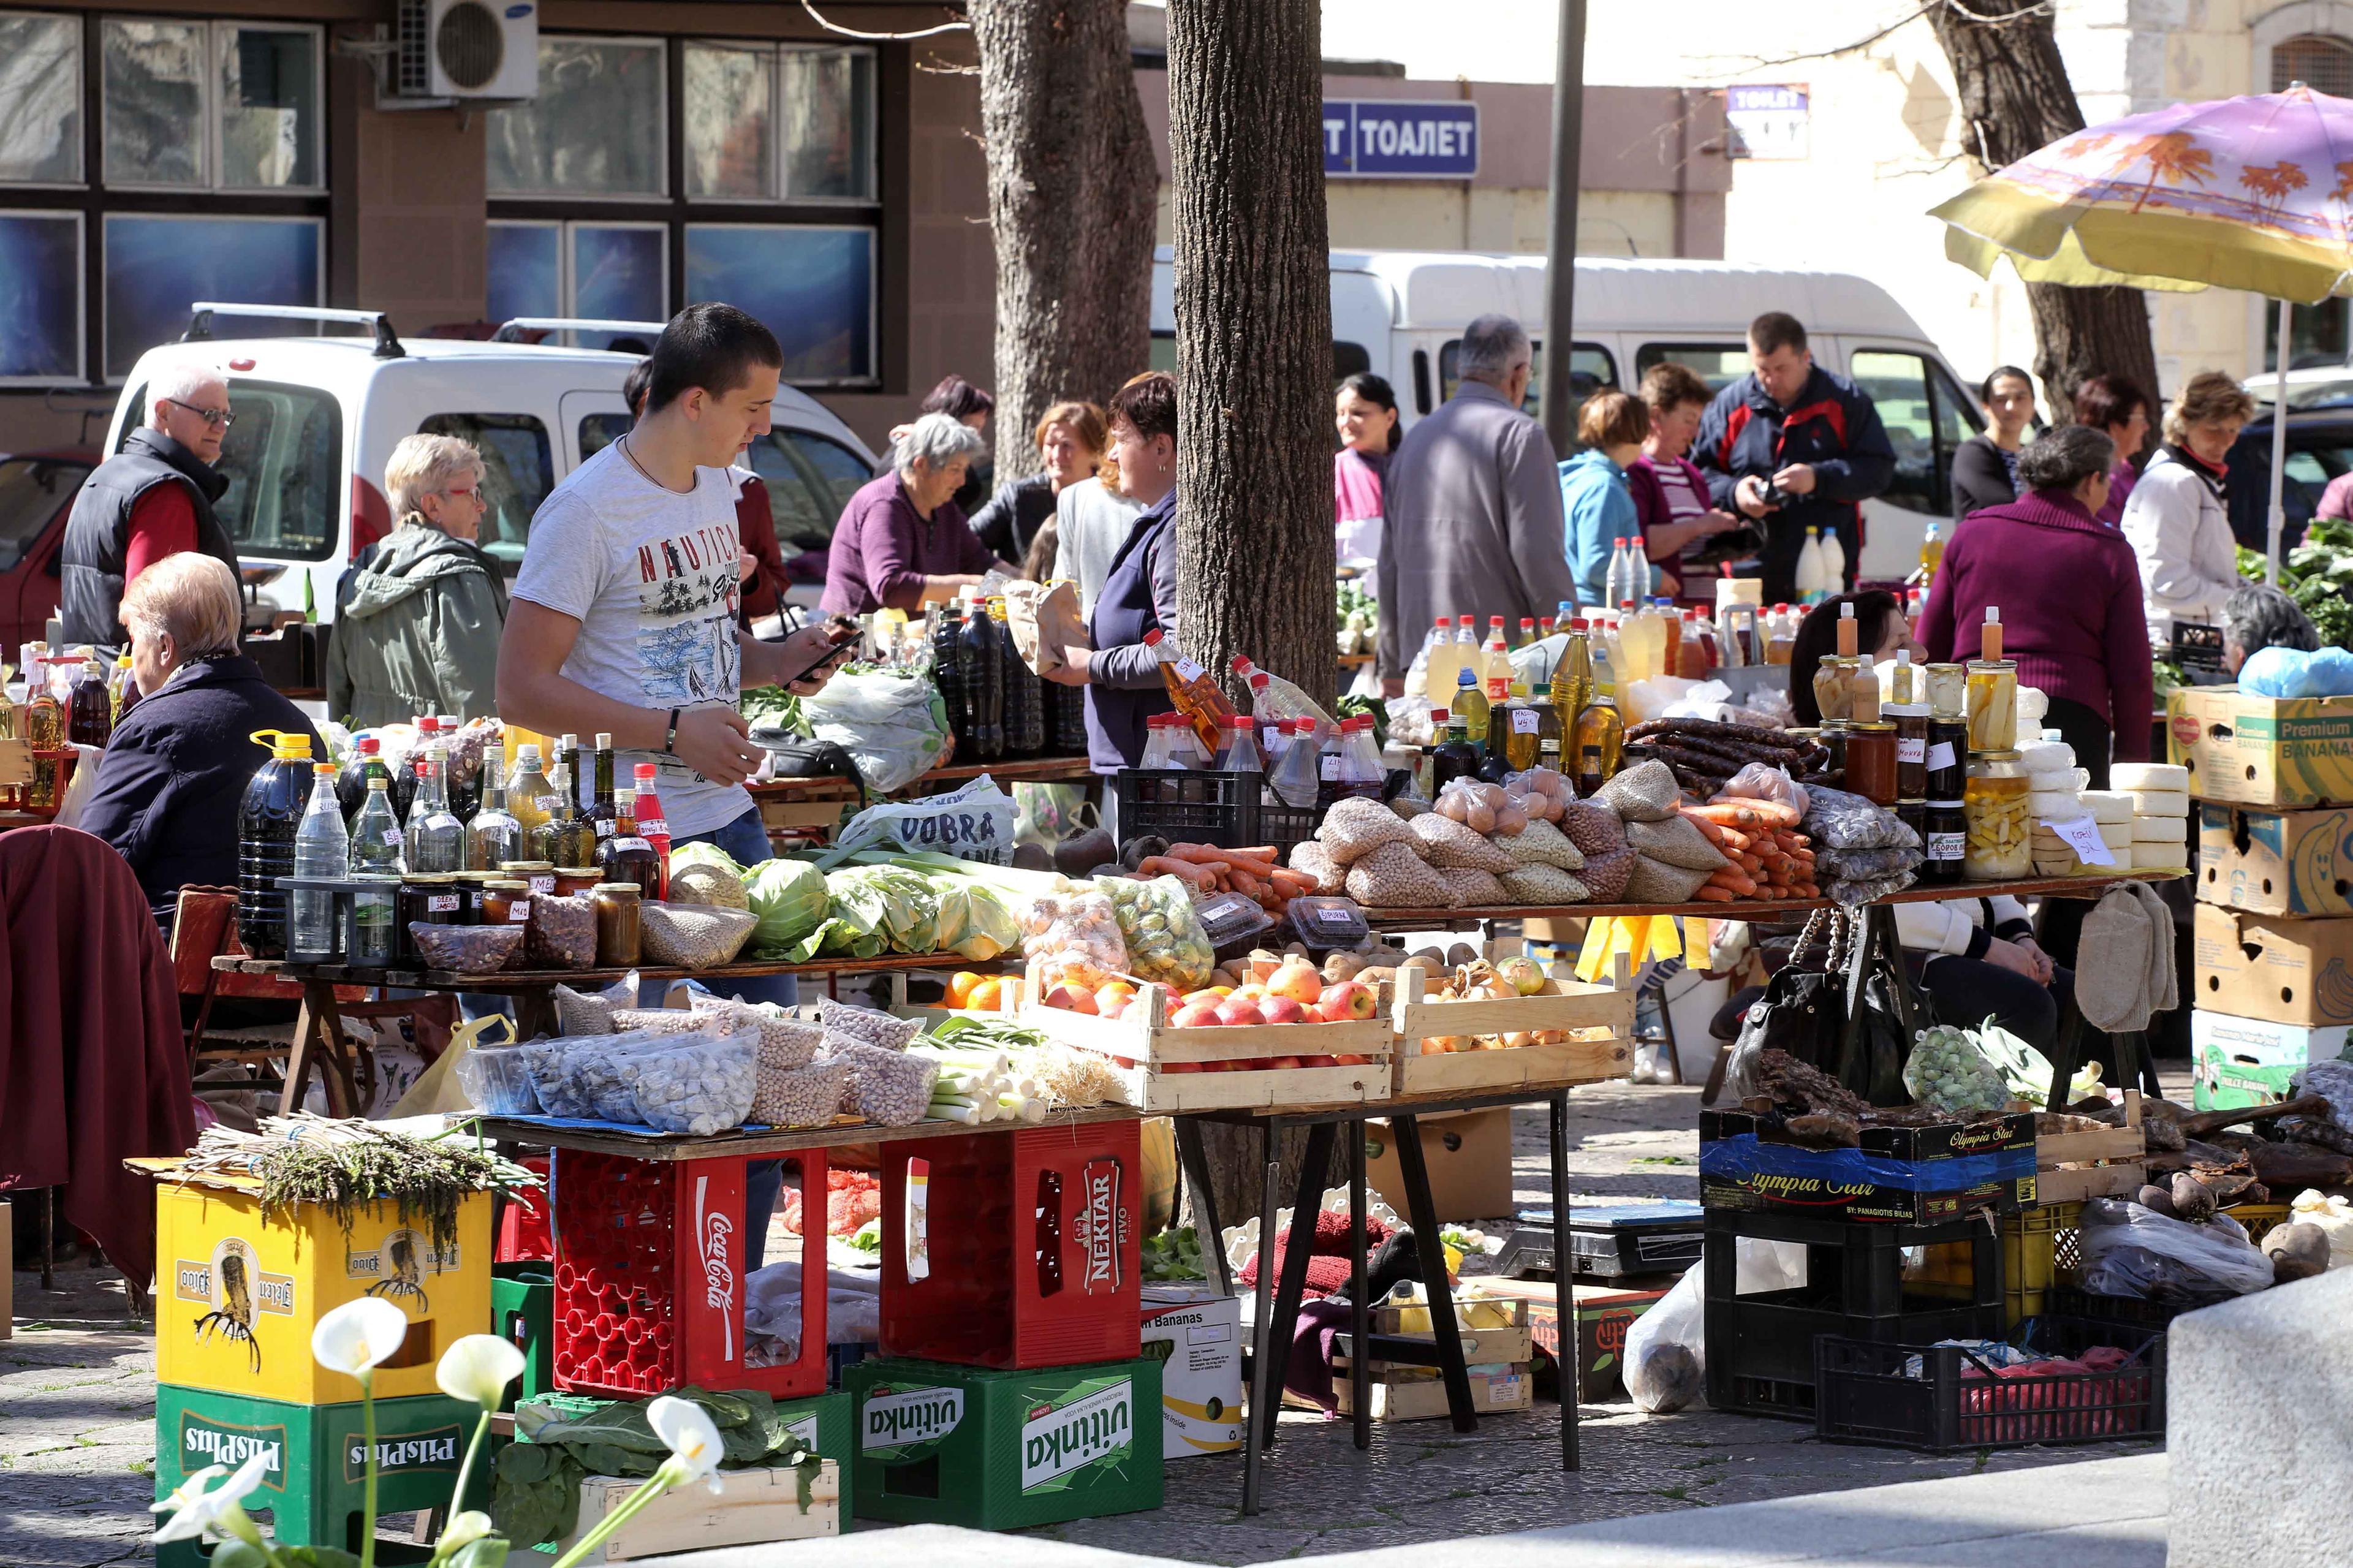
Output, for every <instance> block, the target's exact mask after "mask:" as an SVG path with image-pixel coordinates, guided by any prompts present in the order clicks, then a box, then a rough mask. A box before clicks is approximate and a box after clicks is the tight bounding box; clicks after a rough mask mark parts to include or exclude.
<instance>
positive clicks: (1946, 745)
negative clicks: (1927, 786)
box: [1896, 741, 1961, 768]
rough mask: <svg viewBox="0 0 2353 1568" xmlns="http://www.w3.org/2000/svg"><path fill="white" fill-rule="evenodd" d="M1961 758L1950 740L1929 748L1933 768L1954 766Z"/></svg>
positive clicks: (1929, 758) (1929, 760)
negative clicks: (1954, 750)
mask: <svg viewBox="0 0 2353 1568" xmlns="http://www.w3.org/2000/svg"><path fill="white" fill-rule="evenodd" d="M1896 744H1897V745H1899V746H1900V745H1902V744H1903V742H1901V741H1898V742H1896ZM1960 760H1961V759H1960V758H1959V757H1958V756H1957V755H1956V754H1955V753H1954V752H1953V743H1952V742H1950V741H1939V742H1936V744H1935V745H1933V746H1931V747H1929V748H1928V766H1929V767H1931V768H1949V767H1953V766H1955V765H1957V763H1959V762H1960Z"/></svg>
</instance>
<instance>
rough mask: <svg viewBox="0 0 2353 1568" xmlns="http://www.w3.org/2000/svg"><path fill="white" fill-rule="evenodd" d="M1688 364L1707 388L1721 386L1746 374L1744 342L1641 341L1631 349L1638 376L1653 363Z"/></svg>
mask: <svg viewBox="0 0 2353 1568" xmlns="http://www.w3.org/2000/svg"><path fill="white" fill-rule="evenodd" d="M1670 360H1672V361H1673V362H1674V363H1677V364H1683V365H1689V366H1690V367H1691V368H1692V369H1693V371H1694V372H1695V373H1696V374H1698V376H1699V378H1700V379H1701V380H1702V381H1704V382H1705V383H1707V389H1708V390H1709V391H1710V392H1722V391H1723V390H1724V389H1725V387H1727V386H1729V385H1731V384H1733V383H1734V382H1736V381H1738V380H1739V379H1740V378H1741V377H1742V376H1744V375H1746V374H1748V345H1747V344H1746V343H1644V344H1643V345H1642V346H1641V348H1639V349H1636V350H1635V351H1634V376H1635V379H1636V380H1638V381H1639V380H1641V378H1642V377H1643V376H1644V375H1647V374H1650V370H1651V366H1652V365H1654V364H1665V363H1667V362H1668V361H1670Z"/></svg>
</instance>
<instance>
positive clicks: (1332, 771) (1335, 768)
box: [1323, 757, 1340, 784]
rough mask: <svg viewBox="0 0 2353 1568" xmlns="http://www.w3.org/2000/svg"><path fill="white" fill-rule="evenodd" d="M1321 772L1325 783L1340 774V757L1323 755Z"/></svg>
mask: <svg viewBox="0 0 2353 1568" xmlns="http://www.w3.org/2000/svg"><path fill="white" fill-rule="evenodd" d="M1323 774H1324V782H1326V783H1327V784H1328V783H1329V782H1331V781H1332V780H1334V779H1336V778H1338V777H1339V776H1340V759H1339V758H1337V757H1325V758H1324V761H1323Z"/></svg>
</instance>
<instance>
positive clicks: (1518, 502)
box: [1377, 316, 1577, 703]
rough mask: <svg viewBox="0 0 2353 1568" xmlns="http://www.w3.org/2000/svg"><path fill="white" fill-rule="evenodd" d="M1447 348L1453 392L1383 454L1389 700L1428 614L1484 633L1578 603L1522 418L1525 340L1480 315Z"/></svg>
mask: <svg viewBox="0 0 2353 1568" xmlns="http://www.w3.org/2000/svg"><path fill="white" fill-rule="evenodd" d="M1457 353H1458V358H1457V360H1456V362H1455V363H1456V368H1457V374H1459V375H1460V377H1461V384H1459V385H1457V386H1456V387H1455V389H1454V395H1453V396H1452V397H1451V398H1450V399H1449V400H1448V401H1447V403H1446V405H1444V406H1443V407H1441V408H1440V409H1439V410H1438V412H1437V413H1435V414H1432V415H1430V416H1429V417H1428V418H1426V419H1423V420H1422V421H1421V422H1420V423H1419V424H1417V425H1416V426H1414V427H1413V428H1412V429H1411V430H1409V431H1408V432H1406V437H1405V445H1404V446H1402V447H1398V451H1397V455H1396V456H1395V457H1392V458H1390V459H1389V474H1388V493H1387V495H1386V497H1385V498H1384V499H1385V502H1386V507H1387V511H1386V516H1385V519H1384V521H1383V524H1382V538H1381V560H1380V569H1379V576H1378V583H1379V587H1378V589H1377V592H1378V594H1379V595H1380V601H1381V638H1380V648H1379V652H1378V655H1377V658H1378V664H1379V671H1380V676H1381V689H1382V690H1383V691H1384V692H1386V693H1387V694H1388V695H1389V696H1391V697H1401V696H1403V695H1404V694H1405V674H1406V670H1407V668H1409V666H1411V665H1412V663H1413V658H1414V654H1415V652H1416V650H1417V649H1419V647H1420V645H1421V639H1422V638H1423V637H1427V636H1429V635H1430V623H1431V622H1432V621H1433V620H1434V619H1436V618H1437V617H1438V616H1473V617H1475V622H1474V624H1475V625H1476V626H1478V628H1479V629H1480V631H1481V632H1482V634H1483V633H1484V631H1485V628H1486V623H1487V620H1488V618H1489V617H1491V616H1503V617H1504V624H1505V625H1506V626H1518V625H1519V623H1520V622H1521V621H1522V620H1523V619H1535V618H1540V617H1542V616H1549V615H1552V614H1554V613H1555V612H1556V610H1557V608H1558V606H1559V605H1560V603H1561V601H1562V600H1564V599H1566V600H1570V601H1574V600H1575V599H1576V597H1577V580H1576V578H1575V576H1574V575H1573V574H1571V573H1570V571H1569V569H1568V552H1567V544H1566V542H1565V539H1564V536H1563V533H1562V523H1561V510H1560V470H1559V468H1558V466H1557V465H1556V461H1555V459H1554V456H1553V449H1552V443H1551V442H1550V441H1547V440H1546V439H1545V433H1544V426H1541V425H1539V424H1537V423H1536V422H1535V420H1533V419H1531V418H1529V417H1528V416H1526V415H1525V414H1523V413H1521V412H1520V399H1521V398H1522V397H1523V396H1524V395H1525V394H1526V392H1527V389H1528V376H1529V374H1530V373H1531V371H1532V369H1533V363H1534V356H1533V353H1532V351H1531V350H1530V347H1529V344H1528V334H1527V332H1526V331H1525V329H1523V328H1522V327H1521V325H1520V324H1519V322H1517V321H1514V320H1512V319H1511V318H1510V317H1509V316H1482V317H1480V318H1479V319H1478V320H1477V321H1472V323H1471V324H1470V325H1469V326H1468V327H1466V328H1464V329H1463V331H1462V345H1461V349H1460V350H1458V351H1457ZM1430 700H1431V701H1432V702H1433V703H1441V702H1443V701H1445V700H1447V698H1446V696H1445V695H1441V694H1440V693H1436V692H1433V693H1431V694H1430Z"/></svg>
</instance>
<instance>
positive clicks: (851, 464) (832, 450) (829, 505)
mask: <svg viewBox="0 0 2353 1568" xmlns="http://www.w3.org/2000/svg"><path fill="white" fill-rule="evenodd" d="M750 461H751V465H752V471H753V472H754V473H756V474H758V475H759V476H760V478H761V479H763V480H764V481H765V482H766V484H767V487H768V515H769V516H770V517H771V518H773V519H774V520H775V521H776V542H777V543H778V544H780V545H781V546H783V548H784V552H785V557H786V559H787V560H790V559H791V558H792V556H793V555H794V553H795V552H798V551H804V550H823V549H824V548H826V546H827V545H828V544H830V543H832V542H833V525H834V524H835V523H837V522H839V521H841V512H842V509H843V508H844V507H847V506H848V505H849V498H850V497H851V496H853V495H856V494H857V493H858V490H859V488H860V486H862V485H864V484H866V483H867V482H868V481H869V480H871V479H873V478H874V470H873V469H872V468H869V467H868V466H867V464H866V462H865V460H864V459H863V458H860V457H859V455H858V454H857V453H855V452H853V451H851V450H850V449H849V447H845V446H843V445H842V444H841V443H840V442H839V441H835V440H831V439H828V437H823V436H819V435H818V434H816V433H815V432H813V431H808V430H792V429H787V428H785V427H783V426H778V427H776V428H775V429H772V430H770V431H769V432H768V433H767V434H766V435H765V436H764V437H761V438H760V439H758V440H757V441H754V442H753V443H752V450H751V454H750Z"/></svg>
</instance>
